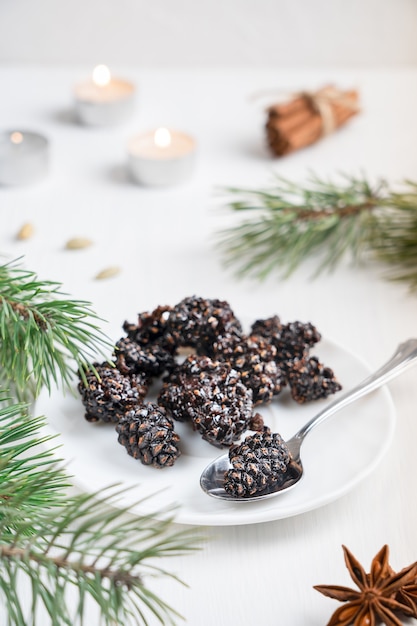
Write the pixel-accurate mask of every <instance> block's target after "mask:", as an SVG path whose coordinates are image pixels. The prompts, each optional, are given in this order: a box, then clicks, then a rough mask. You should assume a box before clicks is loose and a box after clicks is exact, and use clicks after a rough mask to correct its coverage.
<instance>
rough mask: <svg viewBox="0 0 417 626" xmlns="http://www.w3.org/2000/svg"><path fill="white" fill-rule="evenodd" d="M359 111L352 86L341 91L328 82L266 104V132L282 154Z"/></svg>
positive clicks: (301, 146) (339, 125) (275, 151)
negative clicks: (273, 103) (305, 91)
mask: <svg viewBox="0 0 417 626" xmlns="http://www.w3.org/2000/svg"><path fill="white" fill-rule="evenodd" d="M358 111H359V97H358V93H357V91H355V90H349V91H340V90H338V89H336V88H335V87H333V86H331V85H327V86H326V87H323V88H322V89H320V90H318V91H316V92H314V93H311V94H307V93H306V94H297V95H295V96H294V97H293V98H292V99H290V100H289V101H287V102H284V103H279V104H275V105H273V106H271V107H269V109H268V111H267V113H268V119H267V123H266V134H267V140H268V144H269V146H270V149H271V151H272V152H273V154H275V155H276V156H284V155H286V154H289V153H291V152H294V151H295V150H299V149H301V148H304V147H306V146H309V145H311V144H313V143H315V142H316V141H318V140H319V139H321V138H322V137H323V136H325V135H326V134H329V133H330V132H333V131H334V130H336V129H337V128H340V127H341V126H343V125H344V124H345V123H346V122H347V121H348V120H349V119H350V118H351V117H353V116H354V115H356V114H357V113H358Z"/></svg>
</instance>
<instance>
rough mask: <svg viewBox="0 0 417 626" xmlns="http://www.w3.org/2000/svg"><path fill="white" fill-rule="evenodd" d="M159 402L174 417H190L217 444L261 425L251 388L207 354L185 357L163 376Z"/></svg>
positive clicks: (233, 372) (178, 418)
mask: <svg viewBox="0 0 417 626" xmlns="http://www.w3.org/2000/svg"><path fill="white" fill-rule="evenodd" d="M158 402H159V404H161V405H162V406H164V407H165V408H166V409H167V411H168V412H169V413H170V414H171V415H172V416H173V417H174V419H177V420H179V421H190V422H191V423H192V425H193V428H194V429H195V430H198V431H199V432H200V433H201V435H202V436H203V439H204V440H206V441H208V442H209V443H211V444H213V445H215V446H219V447H221V446H229V445H231V444H232V443H233V441H236V440H237V439H239V437H240V436H241V435H242V433H243V432H245V431H246V430H248V429H252V428H257V429H259V428H262V426H263V422H262V420H259V417H258V416H257V417H256V419H254V417H253V400H252V391H251V390H250V389H248V388H247V387H246V386H245V385H244V384H243V383H242V382H241V380H240V376H239V374H238V373H237V372H236V370H234V369H232V368H231V366H230V365H229V364H228V363H225V362H220V361H213V360H212V359H211V358H210V357H204V356H199V355H193V356H190V357H188V358H187V359H186V360H185V361H184V363H183V364H182V365H180V366H179V367H178V369H177V370H176V371H175V372H174V374H173V376H171V377H168V378H167V379H166V380H165V382H164V385H163V388H162V390H161V393H160V395H159V398H158ZM261 422H262V423H261Z"/></svg>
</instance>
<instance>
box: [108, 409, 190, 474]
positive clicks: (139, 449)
mask: <svg viewBox="0 0 417 626" xmlns="http://www.w3.org/2000/svg"><path fill="white" fill-rule="evenodd" d="M116 432H117V433H118V435H119V436H118V442H119V443H120V444H121V445H122V446H124V447H125V448H126V451H127V453H128V454H129V455H130V456H132V457H133V458H135V459H138V460H139V461H140V462H141V463H143V464H144V465H151V466H152V467H156V468H158V469H161V468H163V467H171V466H172V465H173V464H174V463H175V461H176V460H177V459H178V457H179V456H180V455H181V452H180V449H179V446H178V444H179V441H180V437H179V435H178V434H177V433H176V432H175V431H174V424H173V421H172V419H171V418H170V417H168V416H167V414H166V412H165V410H164V409H163V408H162V407H160V406H158V405H156V404H152V403H149V404H144V405H142V406H141V407H138V408H136V409H134V410H132V411H129V412H128V413H126V415H124V416H123V417H122V418H121V419H120V420H119V422H118V423H117V425H116Z"/></svg>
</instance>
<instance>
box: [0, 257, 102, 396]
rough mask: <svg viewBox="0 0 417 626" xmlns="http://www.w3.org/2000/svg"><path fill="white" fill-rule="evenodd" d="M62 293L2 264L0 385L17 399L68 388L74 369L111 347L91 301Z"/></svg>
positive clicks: (54, 285)
mask: <svg viewBox="0 0 417 626" xmlns="http://www.w3.org/2000/svg"><path fill="white" fill-rule="evenodd" d="M60 289H61V285H60V284H59V283H55V282H51V281H42V280H39V279H38V278H37V276H36V274H35V273H34V272H31V271H28V270H24V269H22V268H20V267H19V266H18V264H17V263H16V262H13V263H7V264H5V265H0V383H1V386H2V387H4V388H6V387H8V388H10V389H11V390H12V391H13V393H15V394H16V397H17V398H18V399H21V400H24V401H28V400H29V399H31V398H32V397H36V396H37V395H38V394H39V392H40V390H41V388H42V387H43V386H46V387H47V388H48V389H50V388H51V386H52V385H53V384H61V385H62V386H63V387H64V388H67V389H69V388H70V383H71V379H72V376H73V374H74V373H75V371H76V370H77V369H79V370H80V372H81V373H83V372H84V371H85V369H88V367H90V366H91V365H92V362H93V361H94V360H95V359H96V358H97V355H98V354H102V355H103V354H104V351H106V350H108V349H109V348H110V347H111V342H110V340H109V339H107V337H106V336H105V335H104V333H103V332H102V331H101V330H100V328H99V326H98V322H99V318H98V317H97V316H96V315H95V314H94V312H93V311H92V310H91V308H90V303H88V302H85V301H82V300H74V299H67V298H65V297H64V295H65V294H63V293H62V292H61V290H60Z"/></svg>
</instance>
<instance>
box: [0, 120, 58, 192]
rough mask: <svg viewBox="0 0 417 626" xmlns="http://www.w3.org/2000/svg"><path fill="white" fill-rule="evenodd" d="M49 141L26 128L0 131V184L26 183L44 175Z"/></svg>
mask: <svg viewBox="0 0 417 626" xmlns="http://www.w3.org/2000/svg"><path fill="white" fill-rule="evenodd" d="M48 165H49V142H48V140H47V138H46V137H44V136H43V135H40V134H39V133H35V132H32V131H27V130H11V131H4V132H2V133H0V185H8V186H18V185H28V184H31V183H35V182H37V181H39V180H41V179H42V178H43V177H44V176H46V174H47V172H48Z"/></svg>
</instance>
